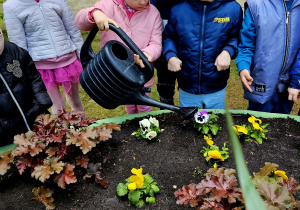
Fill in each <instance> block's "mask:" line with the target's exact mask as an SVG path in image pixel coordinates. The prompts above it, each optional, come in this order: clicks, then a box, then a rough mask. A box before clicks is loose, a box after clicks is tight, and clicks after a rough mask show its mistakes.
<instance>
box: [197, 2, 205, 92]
mask: <svg viewBox="0 0 300 210" xmlns="http://www.w3.org/2000/svg"><path fill="white" fill-rule="evenodd" d="M206 8H207V5H204V6H203V14H202V28H201V39H200V46H199V49H200V63H199V71H198V78H199V89H198V90H199V93H201V72H202V61H203V39H204V32H205V15H206V14H205V13H206Z"/></svg>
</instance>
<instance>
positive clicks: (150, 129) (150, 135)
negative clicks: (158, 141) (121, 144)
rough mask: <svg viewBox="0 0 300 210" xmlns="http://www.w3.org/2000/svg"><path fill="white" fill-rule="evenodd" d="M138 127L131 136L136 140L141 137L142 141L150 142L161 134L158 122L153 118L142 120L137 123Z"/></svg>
mask: <svg viewBox="0 0 300 210" xmlns="http://www.w3.org/2000/svg"><path fill="white" fill-rule="evenodd" d="M139 125H140V128H139V129H138V130H137V131H135V132H133V133H132V134H131V135H135V136H136V137H138V138H139V137H140V136H141V137H143V138H144V139H148V140H152V139H154V138H156V137H157V135H158V134H159V133H160V132H161V130H160V129H159V122H158V120H157V119H156V118H155V117H150V118H149V119H143V120H141V121H140V122H139Z"/></svg>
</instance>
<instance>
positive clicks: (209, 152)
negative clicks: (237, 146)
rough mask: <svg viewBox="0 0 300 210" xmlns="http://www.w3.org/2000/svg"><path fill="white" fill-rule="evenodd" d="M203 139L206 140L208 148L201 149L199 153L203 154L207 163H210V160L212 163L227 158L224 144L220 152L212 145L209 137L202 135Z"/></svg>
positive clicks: (226, 149)
mask: <svg viewBox="0 0 300 210" xmlns="http://www.w3.org/2000/svg"><path fill="white" fill-rule="evenodd" d="M204 139H205V140H206V143H207V144H208V147H203V150H201V151H200V152H201V153H203V156H204V157H205V158H206V161H207V162H209V163H210V161H211V160H212V159H213V160H214V161H224V160H226V159H227V158H228V157H229V154H228V148H227V147H226V143H224V146H223V147H222V150H220V149H219V147H218V146H216V145H214V142H213V141H212V138H211V137H210V136H205V135H204ZM215 164H216V163H215Z"/></svg>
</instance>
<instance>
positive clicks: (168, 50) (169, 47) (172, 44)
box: [163, 10, 178, 62]
mask: <svg viewBox="0 0 300 210" xmlns="http://www.w3.org/2000/svg"><path fill="white" fill-rule="evenodd" d="M176 21H177V20H176V12H173V10H171V14H170V17H169V20H168V24H167V25H166V27H165V30H164V32H163V56H164V57H165V58H166V61H167V62H168V61H169V59H170V58H171V57H178V49H177V46H176V43H177V42H178V34H177V31H176Z"/></svg>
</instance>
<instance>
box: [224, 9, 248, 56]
mask: <svg viewBox="0 0 300 210" xmlns="http://www.w3.org/2000/svg"><path fill="white" fill-rule="evenodd" d="M242 20H243V10H242V8H241V7H239V12H238V14H237V16H236V19H235V20H234V23H235V24H234V26H233V27H232V31H231V33H230V34H229V37H228V41H227V44H226V46H225V47H224V48H223V50H226V51H228V52H229V54H230V57H231V59H234V58H235V57H236V55H237V52H238V44H239V31H240V28H241V26H242Z"/></svg>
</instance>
